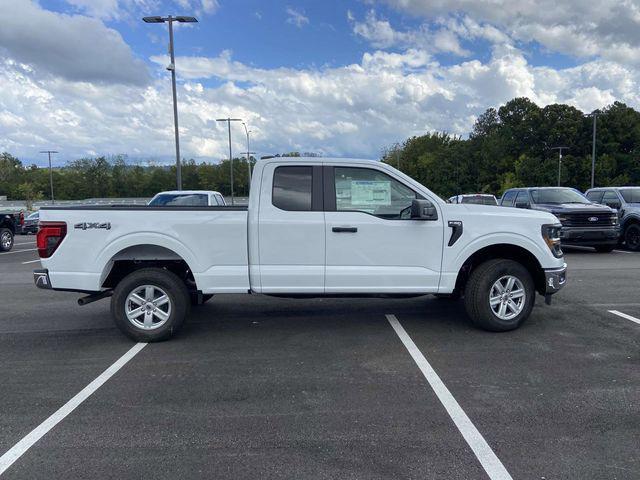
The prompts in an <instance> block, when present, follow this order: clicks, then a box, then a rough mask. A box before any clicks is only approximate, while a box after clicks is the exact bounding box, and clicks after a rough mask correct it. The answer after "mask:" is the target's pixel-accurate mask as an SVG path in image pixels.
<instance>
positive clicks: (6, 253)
mask: <svg viewBox="0 0 640 480" xmlns="http://www.w3.org/2000/svg"><path fill="white" fill-rule="evenodd" d="M36 250H38V249H37V248H29V249H27V250H15V251H13V252H4V253H0V255H11V254H12V253H22V252H35V251H36Z"/></svg>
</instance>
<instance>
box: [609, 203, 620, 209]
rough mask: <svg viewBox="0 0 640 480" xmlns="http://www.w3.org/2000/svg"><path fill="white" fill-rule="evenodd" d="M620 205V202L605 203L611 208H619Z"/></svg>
mask: <svg viewBox="0 0 640 480" xmlns="http://www.w3.org/2000/svg"><path fill="white" fill-rule="evenodd" d="M621 206H622V204H621V203H620V202H609V203H607V207H609V208H613V209H615V210H620V207H621Z"/></svg>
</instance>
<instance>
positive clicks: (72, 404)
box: [0, 343, 147, 475]
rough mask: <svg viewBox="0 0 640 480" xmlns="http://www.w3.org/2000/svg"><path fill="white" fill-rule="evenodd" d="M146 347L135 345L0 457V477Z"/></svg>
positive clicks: (139, 344) (143, 344)
mask: <svg viewBox="0 0 640 480" xmlns="http://www.w3.org/2000/svg"><path fill="white" fill-rule="evenodd" d="M146 345H147V344H146V343H136V344H135V345H134V346H133V347H131V349H130V350H129V351H128V352H127V353H125V354H124V355H123V356H121V357H120V358H119V359H118V360H117V361H116V362H115V363H114V364H113V365H111V366H110V367H109V368H107V369H106V370H105V371H104V372H102V373H101V374H100V376H98V377H97V378H96V379H95V380H94V381H93V382H91V383H90V384H89V385H87V386H86V387H84V388H83V389H82V390H81V391H80V392H79V393H78V394H76V396H75V397H73V398H72V399H71V400H69V401H68V402H67V403H65V404H64V405H63V406H62V407H60V408H59V409H58V410H57V411H56V412H55V413H54V414H53V415H51V416H50V417H49V418H47V419H46V420H45V421H44V422H42V423H41V424H40V425H38V426H37V427H36V428H34V429H33V430H32V431H31V432H30V433H28V434H27V435H26V436H25V437H24V438H23V439H22V440H20V441H19V442H18V443H16V444H15V445H14V446H13V447H11V449H9V450H8V451H7V452H6V453H5V454H4V455H2V457H0V475H2V474H3V473H4V472H5V471H6V470H7V468H9V467H10V466H11V465H13V464H14V462H15V461H16V460H18V459H19V458H20V457H21V456H22V455H23V454H24V453H25V452H26V451H27V450H29V449H30V448H31V447H32V446H33V445H34V444H35V443H36V442H37V441H38V440H40V439H41V438H42V437H44V436H45V435H46V434H47V433H48V432H49V430H51V429H52V428H53V427H55V426H56V425H57V424H58V423H60V422H61V421H62V420H64V418H65V417H66V416H67V415H69V414H70V413H71V412H73V411H74V410H75V409H76V408H77V407H78V406H79V405H80V404H81V403H82V402H84V401H85V400H86V399H87V398H89V396H90V395H91V394H92V393H93V392H95V391H96V390H98V388H100V387H101V386H102V385H103V384H104V383H105V382H106V381H107V380H109V379H110V378H111V377H112V376H113V375H115V374H116V373H117V372H118V370H120V369H121V368H122V367H123V366H125V365H126V364H127V362H128V361H129V360H131V359H132V358H133V357H135V356H136V355H137V354H138V352H140V350H142V349H143V348H144V347H145V346H146Z"/></svg>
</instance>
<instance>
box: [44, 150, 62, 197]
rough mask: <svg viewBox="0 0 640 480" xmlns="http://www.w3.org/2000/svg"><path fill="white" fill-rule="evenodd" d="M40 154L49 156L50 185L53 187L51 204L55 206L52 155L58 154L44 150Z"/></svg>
mask: <svg viewBox="0 0 640 480" xmlns="http://www.w3.org/2000/svg"><path fill="white" fill-rule="evenodd" d="M40 153H46V154H47V155H48V156H49V185H50V187H51V204H52V205H53V204H55V203H56V202H55V200H54V199H53V170H52V169H51V154H52V153H58V152H56V151H55V150H43V151H41V152H40Z"/></svg>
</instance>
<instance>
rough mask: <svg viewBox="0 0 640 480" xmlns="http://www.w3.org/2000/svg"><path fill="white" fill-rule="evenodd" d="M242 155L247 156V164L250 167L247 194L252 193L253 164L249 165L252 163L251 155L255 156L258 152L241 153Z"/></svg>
mask: <svg viewBox="0 0 640 480" xmlns="http://www.w3.org/2000/svg"><path fill="white" fill-rule="evenodd" d="M240 153H241V154H243V155H246V156H247V163H248V165H249V167H248V168H249V185H248V188H247V192H250V191H251V163H249V162H250V160H249V158H250V155H255V154H256V152H240Z"/></svg>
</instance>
